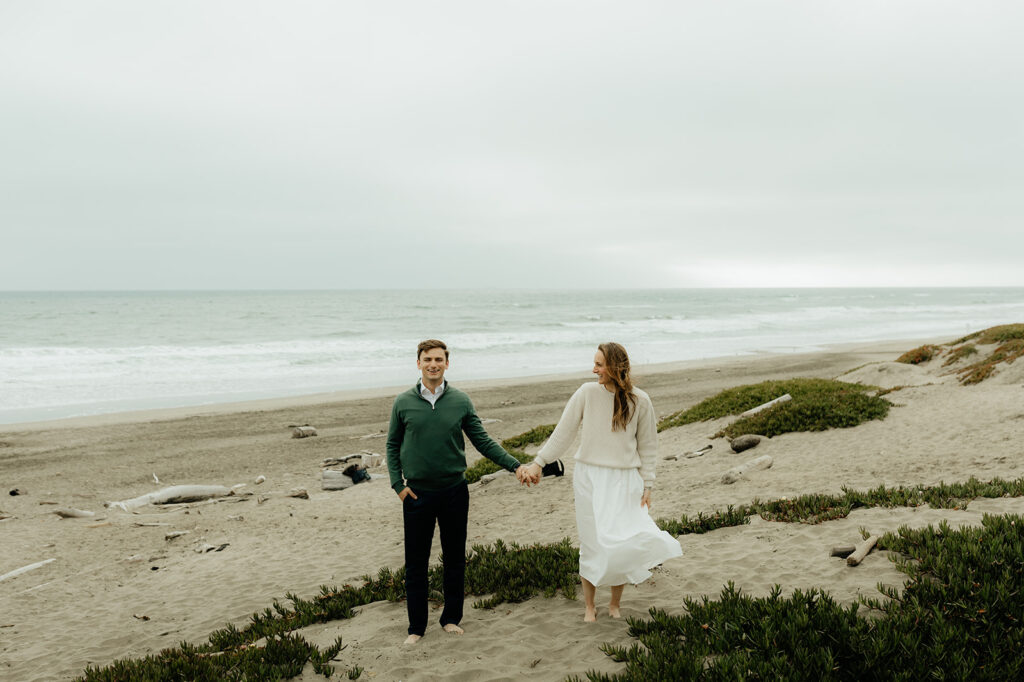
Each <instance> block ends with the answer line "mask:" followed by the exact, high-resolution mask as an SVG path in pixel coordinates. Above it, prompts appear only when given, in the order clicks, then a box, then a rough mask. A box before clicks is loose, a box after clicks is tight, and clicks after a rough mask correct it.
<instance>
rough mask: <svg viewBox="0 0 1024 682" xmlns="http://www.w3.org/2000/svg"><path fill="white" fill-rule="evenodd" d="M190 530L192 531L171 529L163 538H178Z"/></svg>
mask: <svg viewBox="0 0 1024 682" xmlns="http://www.w3.org/2000/svg"><path fill="white" fill-rule="evenodd" d="M190 532H192V531H188V530H172V531H171V532H170V533H168V534H167V535H164V540H168V541H170V540H174V539H175V538H180V537H181V536H182V535H188V534H189V533H190Z"/></svg>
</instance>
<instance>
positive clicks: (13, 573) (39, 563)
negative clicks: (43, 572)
mask: <svg viewBox="0 0 1024 682" xmlns="http://www.w3.org/2000/svg"><path fill="white" fill-rule="evenodd" d="M54 561H56V559H47V560H46V561H37V562H36V563H34V564H29V565H28V566H22V567H21V568H16V569H14V570H13V571H11V572H9V573H4V574H3V575H0V582H3V581H5V580H7V579H8V578H13V577H15V576H19V575H21V574H22V573H28V572H29V571H34V570H36V569H37V568H42V567H43V566H45V565H46V564H49V563H52V562H54Z"/></svg>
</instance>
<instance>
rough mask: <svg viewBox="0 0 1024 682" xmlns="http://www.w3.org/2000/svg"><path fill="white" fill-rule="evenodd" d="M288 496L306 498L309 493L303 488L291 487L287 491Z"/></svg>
mask: <svg viewBox="0 0 1024 682" xmlns="http://www.w3.org/2000/svg"><path fill="white" fill-rule="evenodd" d="M288 497H297V498H298V499H300V500H308V499H309V493H307V492H306V490H305V489H304V488H292V489H291V490H289V491H288Z"/></svg>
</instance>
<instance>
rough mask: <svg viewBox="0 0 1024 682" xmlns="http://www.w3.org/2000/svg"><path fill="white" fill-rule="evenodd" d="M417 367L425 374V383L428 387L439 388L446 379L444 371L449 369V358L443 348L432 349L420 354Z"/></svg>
mask: <svg viewBox="0 0 1024 682" xmlns="http://www.w3.org/2000/svg"><path fill="white" fill-rule="evenodd" d="M416 367H418V368H419V370H420V372H422V373H423V383H424V384H427V385H428V386H439V385H440V384H441V381H442V380H443V379H444V371H445V370H446V369H448V358H447V357H445V354H444V349H443V348H430V349H428V350H425V351H423V352H422V353H420V357H419V358H418V359H417V360H416Z"/></svg>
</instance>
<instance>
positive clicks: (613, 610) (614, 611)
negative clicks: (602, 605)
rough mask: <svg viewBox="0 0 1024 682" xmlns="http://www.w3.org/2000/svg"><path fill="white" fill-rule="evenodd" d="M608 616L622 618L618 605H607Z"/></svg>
mask: <svg viewBox="0 0 1024 682" xmlns="http://www.w3.org/2000/svg"><path fill="white" fill-rule="evenodd" d="M608 615H609V616H611V617H612V618H622V614H621V613H619V607H618V605H615V606H612V605H611V604H609V605H608Z"/></svg>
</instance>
